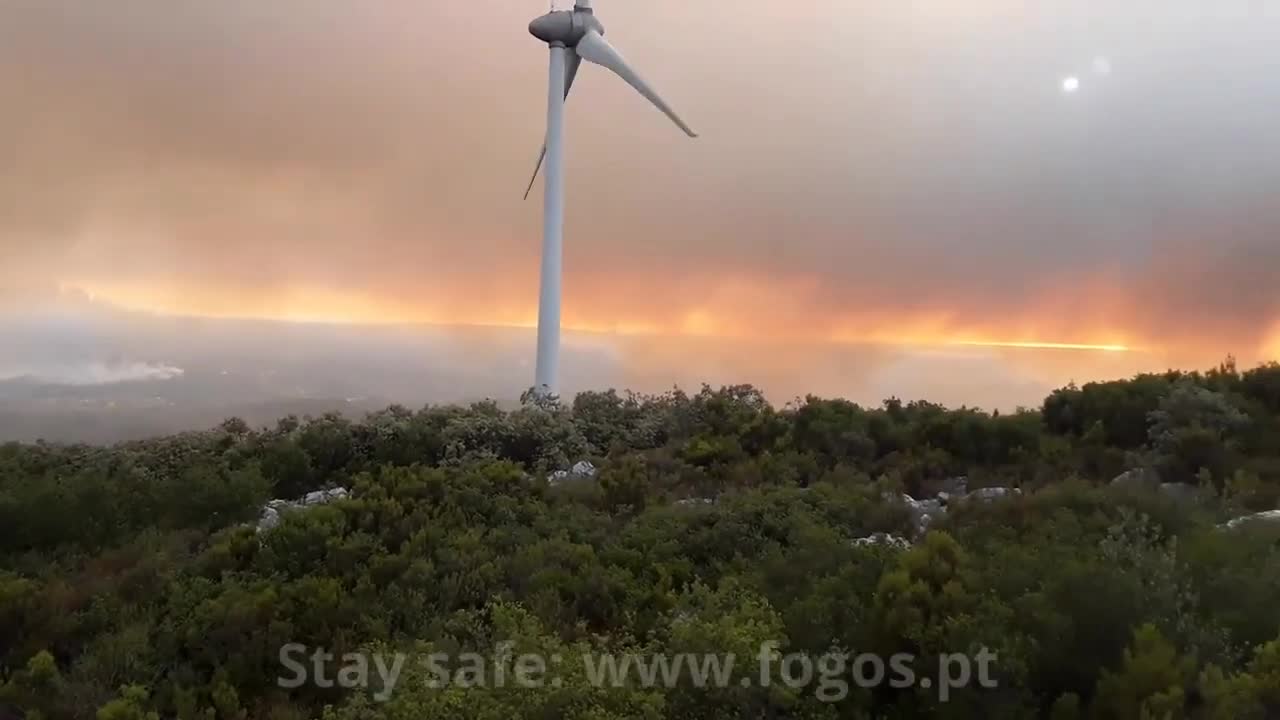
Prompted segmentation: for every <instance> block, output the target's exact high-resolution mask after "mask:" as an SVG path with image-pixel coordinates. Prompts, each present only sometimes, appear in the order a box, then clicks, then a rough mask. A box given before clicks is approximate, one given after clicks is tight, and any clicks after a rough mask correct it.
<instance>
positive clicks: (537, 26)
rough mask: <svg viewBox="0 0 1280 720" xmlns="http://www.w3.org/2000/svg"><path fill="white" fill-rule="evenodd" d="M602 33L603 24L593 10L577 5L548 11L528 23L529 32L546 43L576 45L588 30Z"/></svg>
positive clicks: (568, 46)
mask: <svg viewBox="0 0 1280 720" xmlns="http://www.w3.org/2000/svg"><path fill="white" fill-rule="evenodd" d="M592 30H594V31H596V32H598V33H600V34H601V35H603V34H604V25H602V24H601V23H600V21H599V20H597V19H596V16H595V13H594V11H592V9H591V7H590V6H589V5H588V6H587V7H585V8H584V7H582V6H578V7H576V8H574V9H573V10H559V11H557V12H553V13H548V14H546V15H543V16H542V17H540V18H537V19H536V20H534V21H533V22H531V23H529V33H530V34H531V35H533V36H534V37H536V38H538V39H539V40H541V41H542V42H544V43H546V44H548V45H563V46H564V47H567V48H571V47H577V45H578V43H579V42H581V40H582V38H583V36H585V35H586V34H587V33H588V32H590V31H592Z"/></svg>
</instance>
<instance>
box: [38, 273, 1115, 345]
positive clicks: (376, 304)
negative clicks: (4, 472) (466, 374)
mask: <svg viewBox="0 0 1280 720" xmlns="http://www.w3.org/2000/svg"><path fill="white" fill-rule="evenodd" d="M63 287H64V289H66V290H79V291H80V292H83V293H84V294H85V295H87V296H89V297H91V298H96V299H99V300H101V301H103V302H106V303H109V304H111V305H113V306H116V307H119V308H122V309H125V310H131V311H139V312H147V313H154V314H160V315H171V316H190V317H202V318H219V319H255V320H278V321H284V322H297V323H332V324H367V325H377V324H381V325H393V324H418V323H421V324H432V325H452V326H486V327H509V328H522V329H532V328H534V327H536V325H537V312H536V309H534V308H523V307H509V306H505V305H503V304H502V303H497V302H490V303H486V304H484V305H483V306H477V305H474V304H472V305H470V306H468V305H455V304H451V303H450V304H446V303H423V302H421V301H418V300H415V299H412V298H402V297H390V298H388V297H374V296H371V295H368V294H363V293H343V292H340V291H335V290H332V289H328V288H315V287H306V288H303V287H293V288H287V289H275V290H273V291H271V292H261V291H259V292H255V293H253V294H252V296H250V294H249V293H247V292H246V293H234V292H226V291H221V292H219V291H212V290H209V289H201V288H191V287H187V286H184V287H182V288H181V289H173V288H165V287H164V286H160V285H149V286H146V287H137V286H108V285H101V284H93V283H77V284H70V283H64V284H63ZM250 297H251V298H252V299H251V300H247V301H246V300H245V298H250ZM717 310H719V308H716V307H706V308H703V307H698V308H683V309H682V308H679V307H676V308H659V312H660V314H661V315H662V316H666V317H670V318H673V321H669V322H661V321H658V322H655V321H653V320H649V319H644V318H636V317H634V316H631V317H622V318H619V319H618V320H616V321H598V320H596V319H595V318H583V317H575V316H569V317H566V318H565V321H564V329H565V331H567V332H581V333H591V334H600V335H619V336H640V337H643V336H664V337H685V338H725V339H730V338H731V339H745V340H780V341H782V340H785V341H791V342H812V343H834V344H849V345H856V344H861V345H884V346H897V347H908V346H917V347H935V348H936V347H975V348H1007V349H1028V350H1075V351H1086V352H1106V353H1124V352H1131V351H1133V350H1134V348H1133V347H1132V346H1131V345H1129V344H1127V343H1123V342H1117V341H1115V340H1114V338H1115V337H1116V336H1115V334H1114V333H1113V332H1102V333H1098V334H1097V335H1096V336H1102V337H1107V341H1106V342H1101V341H1099V342H1087V341H1084V339H1078V340H1077V339H1074V338H1073V339H1072V340H1070V341H1048V340H1007V339H1002V338H1001V335H1005V337H1008V335H1013V336H1014V337H1018V336H1021V337H1024V338H1025V337H1027V336H1028V335H1029V334H1030V333H1028V332H1026V330H1025V328H1024V329H1018V330H1015V331H1014V332H1011V333H1008V334H1005V333H1003V332H1001V331H1000V329H999V328H983V329H981V330H980V331H978V332H964V328H963V326H962V324H960V323H957V322H955V321H954V319H953V318H951V317H950V316H949V314H948V313H945V312H932V313H920V312H917V313H913V314H908V313H902V314H901V315H898V314H894V315H893V316H892V317H890V316H887V315H886V314H885V313H878V314H873V315H871V316H869V317H857V318H854V319H853V320H852V321H849V322H846V323H844V324H842V326H841V327H840V329H832V328H830V327H823V325H822V323H820V322H814V323H812V324H811V325H809V326H803V325H798V324H795V323H786V322H783V323H782V324H781V326H780V325H779V323H778V322H776V321H775V322H774V323H772V324H770V325H765V324H753V323H751V322H746V321H745V320H744V318H743V317H733V316H726V315H725V314H724V313H723V311H721V312H717ZM604 311H606V312H607V311H608V309H607V308H605V310H604ZM749 329H750V330H749ZM969 329H970V330H975V329H976V328H969Z"/></svg>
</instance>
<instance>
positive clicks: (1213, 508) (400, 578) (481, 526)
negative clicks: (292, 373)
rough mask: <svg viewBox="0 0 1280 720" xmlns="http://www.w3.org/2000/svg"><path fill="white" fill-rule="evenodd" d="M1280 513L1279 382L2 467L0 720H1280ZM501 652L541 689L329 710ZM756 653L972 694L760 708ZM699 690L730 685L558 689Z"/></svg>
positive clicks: (467, 430)
mask: <svg viewBox="0 0 1280 720" xmlns="http://www.w3.org/2000/svg"><path fill="white" fill-rule="evenodd" d="M1278 506H1280V366H1276V365H1270V366H1264V367H1260V368H1256V369H1252V370H1249V371H1246V372H1240V371H1238V370H1237V369H1236V368H1235V367H1234V366H1233V365H1232V364H1230V363H1228V364H1224V365H1223V366H1222V367H1219V368H1217V369H1214V370H1212V371H1210V372H1207V373H1173V372H1171V373H1168V374H1160V375H1143V376H1140V377H1136V378H1133V379H1131V380H1125V381H1118V382H1109V383H1095V384H1090V385H1086V386H1083V387H1074V386H1073V387H1068V388H1064V389H1062V390H1059V391H1057V392H1054V393H1053V394H1052V395H1051V396H1050V397H1049V398H1047V399H1046V400H1045V402H1044V404H1043V406H1042V407H1041V408H1039V409H1036V410H1027V411H1022V412H1018V413H1013V414H991V413H985V412H981V411H978V410H971V409H959V410H948V409H946V408H943V407H941V406H938V405H934V404H931V403H927V402H910V403H908V402H902V401H899V400H896V399H893V400H888V401H886V402H885V403H884V404H883V406H881V407H877V408H863V407H859V406H857V405H854V404H852V403H849V402H846V401H841V400H823V399H818V398H812V397H811V398H807V399H805V400H804V401H801V402H797V403H795V404H793V405H789V406H787V407H785V408H775V407H771V406H770V405H769V404H768V403H767V402H765V400H764V398H763V397H762V395H761V394H760V393H759V392H757V391H756V390H755V389H753V388H751V387H749V386H737V387H726V388H721V389H719V390H713V389H710V388H703V389H702V390H701V391H700V392H698V393H696V394H692V395H687V394H685V393H681V392H672V393H668V394H665V395H659V396H634V395H620V394H618V393H615V392H613V391H610V392H604V393H585V394H582V395H579V396H577V397H576V398H573V400H572V402H569V401H567V400H566V401H565V402H563V403H561V402H560V401H558V400H554V399H551V400H542V399H536V398H529V399H528V400H527V402H526V403H525V404H524V405H523V406H521V407H519V408H518V409H515V410H511V411H506V410H503V409H501V408H500V407H499V406H498V405H497V404H495V403H478V404H474V405H471V406H469V407H427V408H424V409H422V410H418V411H411V410H408V409H405V408H403V407H391V408H388V409H386V410H383V411H380V412H377V413H374V414H371V415H369V416H367V417H366V418H364V419H363V420H360V421H351V420H348V419H344V418H343V417H340V416H337V415H325V416H321V417H315V418H307V419H303V420H299V419H297V418H295V417H289V418H285V419H283V420H280V421H279V422H278V423H276V425H275V427H272V428H265V429H259V430H255V429H252V428H250V427H249V426H248V425H247V424H245V423H244V422H241V421H238V420H229V421H227V422H225V423H223V424H222V425H221V426H220V427H218V428H216V429H214V430H211V431H208V432H201V433H188V434H182V435H177V436H172V437H165V438H159V439H155V440H149V441H145V442H132V443H127V444H121V445H117V446H113V447H91V446H62V445H53V444H37V445H21V444H9V445H0V718H4V717H26V718H42V719H43V720H61V719H64V718H65V719H68V720H69V719H72V718H76V719H80V718H94V717H96V718H98V719H99V720H134V719H139V718H183V719H187V718H191V719H195V718H199V719H201V720H228V719H239V718H246V719H248V718H263V719H270V720H293V719H297V720H303V719H304V718H313V717H323V718H325V720H357V719H360V720H363V719H369V720H372V719H373V718H393V719H401V718H403V719H404V720H410V719H413V720H417V719H419V718H437V717H438V718H494V719H499V718H501V719H503V720H505V719H507V718H523V717H530V718H534V717H536V718H581V719H583V720H586V719H588V718H591V719H598V718H632V717H642V718H667V717H674V718H736V717H742V718H758V717H772V718H865V717H890V718H915V717H941V718H975V717H984V718H1023V717H1027V718H1034V717H1046V718H1054V719H1056V720H1066V719H1068V718H1086V717H1087V718H1114V719H1116V720H1133V719H1136V718H1146V717H1149V718H1175V719H1177V718H1187V719H1190V718H1206V719H1210V720H1218V719H1224V720H1225V719H1226V718H1233V719H1234V718H1259V719H1261V718H1267V717H1277V716H1280V612H1277V609H1278V608H1280V523H1278V522H1274V520H1275V519H1276V517H1277V515H1280V513H1274V512H1270V511H1274V510H1276V509H1277V507H1278ZM1246 516H1248V517H1251V518H1253V519H1256V520H1257V521H1256V522H1254V521H1245V520H1241V518H1244V517H1246ZM504 643H512V645H509V646H507V645H504ZM299 647H301V648H323V649H324V652H325V653H326V654H324V655H322V656H318V657H319V658H320V659H318V660H316V662H318V663H320V664H319V665H316V666H314V667H313V665H312V656H311V655H310V654H307V655H305V656H304V655H298V657H305V660H304V661H303V665H300V666H299V667H303V666H305V667H306V668H308V672H311V673H312V674H311V675H310V676H309V678H310V679H309V680H308V681H299V682H282V680H281V678H287V677H291V675H290V672H288V671H287V668H289V667H292V666H289V665H285V664H282V663H283V658H286V657H288V653H289V652H292V651H287V650H286V649H287V648H299ZM496 647H512V648H516V649H517V650H518V651H519V652H521V653H531V654H534V655H538V656H543V657H551V658H554V659H555V660H556V662H557V664H556V667H557V668H559V669H560V671H561V672H562V674H561V675H560V676H557V678H556V682H554V683H546V684H544V685H540V686H538V687H519V688H512V687H501V686H494V685H493V684H492V683H472V684H453V685H450V686H447V687H432V686H431V684H429V683H426V682H422V681H421V680H422V676H421V675H420V672H421V670H420V668H418V669H408V670H405V671H404V677H403V678H402V679H401V680H400V682H399V684H398V685H396V686H395V687H394V688H390V687H386V686H385V683H384V686H383V687H372V686H366V685H359V684H358V683H354V682H345V683H343V682H332V680H333V679H334V678H335V677H340V676H339V675H338V672H339V671H340V670H342V669H343V668H344V667H346V668H347V669H348V670H349V669H350V662H351V661H350V658H351V657H363V655H358V656H348V660H346V661H344V660H343V658H344V655H346V654H349V653H396V652H403V653H425V652H439V653H444V654H446V655H447V656H449V657H458V656H459V654H461V653H466V652H474V653H491V652H493V649H494V648H496ZM761 648H772V649H776V652H777V653H778V655H777V656H776V657H780V658H786V657H792V656H793V654H797V653H803V654H804V656H808V657H829V656H830V654H831V653H833V652H837V653H847V654H850V655H858V654H860V653H870V654H874V655H876V656H878V657H890V656H895V655H898V654H908V655H909V656H911V657H914V658H938V657H944V656H948V654H953V655H954V654H966V655H973V654H975V653H978V652H979V651H984V650H985V651H988V652H990V653H991V654H992V657H993V658H994V659H993V661H992V662H991V667H990V670H991V673H992V677H991V678H990V680H991V683H968V684H964V685H958V686H956V687H955V688H954V689H951V690H950V692H949V694H945V695H946V697H942V695H944V693H939V692H936V691H932V690H929V689H927V688H928V686H927V685H926V684H916V685H914V686H890V685H888V684H879V685H875V686H874V687H863V686H859V687H854V688H853V689H852V690H850V691H848V692H844V693H831V692H822V691H821V690H822V689H823V688H824V687H826V688H827V689H830V688H829V686H820V685H819V683H818V682H817V681H816V680H815V681H814V682H813V683H812V684H811V685H806V684H804V683H774V684H772V685H770V686H768V687H765V686H763V685H762V684H761V683H759V682H756V681H754V680H753V678H756V676H757V675H759V672H758V664H757V660H756V657H757V655H758V654H760V652H761V651H760V649H761ZM707 653H712V654H721V655H723V654H730V655H734V656H736V657H738V658H740V659H742V661H743V664H742V666H741V667H739V668H738V669H737V670H735V671H734V672H735V673H737V674H733V675H732V676H731V677H728V678H727V680H732V681H731V682H729V681H727V680H726V682H723V683H719V684H712V685H697V684H695V683H693V682H692V681H688V680H684V679H679V680H678V681H673V682H671V683H666V684H663V683H658V684H646V683H638V682H628V683H618V684H607V683H601V682H599V679H598V678H594V679H593V677H592V676H591V675H590V673H584V672H582V671H581V670H579V669H577V668H578V665H577V664H576V663H578V662H579V661H581V660H583V659H584V658H592V657H601V656H608V657H631V656H636V657H640V656H646V657H651V656H655V655H658V656H664V657H676V656H685V655H688V656H689V657H701V656H702V655H700V654H707ZM379 657H381V655H380V656H379ZM762 657H765V658H766V662H768V661H770V660H769V658H774V657H775V656H773V655H769V654H768V653H764V654H763V655H762ZM748 659H750V662H749V663H747V660H748ZM504 662H508V661H507V660H503V659H502V658H501V657H495V660H494V663H497V664H498V665H502V663H504ZM748 665H749V667H748ZM785 665H786V663H784V662H782V661H781V660H779V661H778V662H777V663H775V668H776V667H778V666H785ZM503 667H505V666H503ZM841 667H844V666H841ZM325 677H327V678H329V680H330V681H329V682H323V681H321V679H322V678H325ZM353 677H354V676H348V677H347V679H348V680H352V679H353ZM926 679H927V678H926ZM344 684H345V687H344ZM992 684H994V686H992ZM846 689H847V688H846Z"/></svg>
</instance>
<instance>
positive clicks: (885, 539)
mask: <svg viewBox="0 0 1280 720" xmlns="http://www.w3.org/2000/svg"><path fill="white" fill-rule="evenodd" d="M849 545H850V546H852V547H871V546H876V545H880V546H884V547H890V548H893V549H895V550H908V549H910V548H911V541H910V540H907V539H906V538H904V537H899V536H897V535H890V534H888V533H882V532H878V533H872V534H870V535H868V536H866V537H860V538H857V539H856V540H852V541H850V543H849Z"/></svg>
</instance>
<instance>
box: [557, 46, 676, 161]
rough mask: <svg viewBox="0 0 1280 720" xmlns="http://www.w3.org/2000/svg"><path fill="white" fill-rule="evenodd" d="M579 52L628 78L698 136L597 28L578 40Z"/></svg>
mask: <svg viewBox="0 0 1280 720" xmlns="http://www.w3.org/2000/svg"><path fill="white" fill-rule="evenodd" d="M578 54H579V55H581V56H582V59H583V60H586V61H587V62H593V63H595V64H596V65H599V66H601V67H605V68H608V69H609V70H612V71H613V72H615V73H616V74H617V75H618V77H620V78H622V79H623V80H626V81H627V84H629V85H630V86H631V87H633V88H635V89H636V90H637V91H638V92H639V93H640V94H641V95H643V96H645V97H646V98H648V99H649V102H651V103H653V104H654V105H655V106H656V107H657V108H658V109H659V110H661V111H662V112H664V113H666V115H667V117H669V118H671V121H672V122H674V123H675V124H676V125H677V126H679V128H680V129H681V130H683V131H684V132H685V134H686V135H688V136H689V137H698V134H697V133H695V132H694V131H693V130H691V129H690V128H689V126H688V125H686V124H685V122H684V121H683V120H681V119H680V116H679V115H676V111H675V110H672V109H671V106H670V105H668V104H667V103H666V101H665V100H663V99H662V98H661V97H659V96H658V93H657V92H655V91H654V89H653V88H651V87H649V83H646V82H645V81H644V79H643V78H641V77H640V75H639V74H638V73H637V72H636V71H635V70H632V69H631V66H630V65H628V64H627V60H626V58H624V57H622V54H621V53H619V52H618V51H617V50H615V49H614V47H613V46H612V45H610V44H609V41H608V40H605V39H604V36H603V35H601V34H600V33H599V32H597V31H596V30H590V31H588V32H587V34H586V35H583V36H582V39H581V40H579V41H578Z"/></svg>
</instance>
